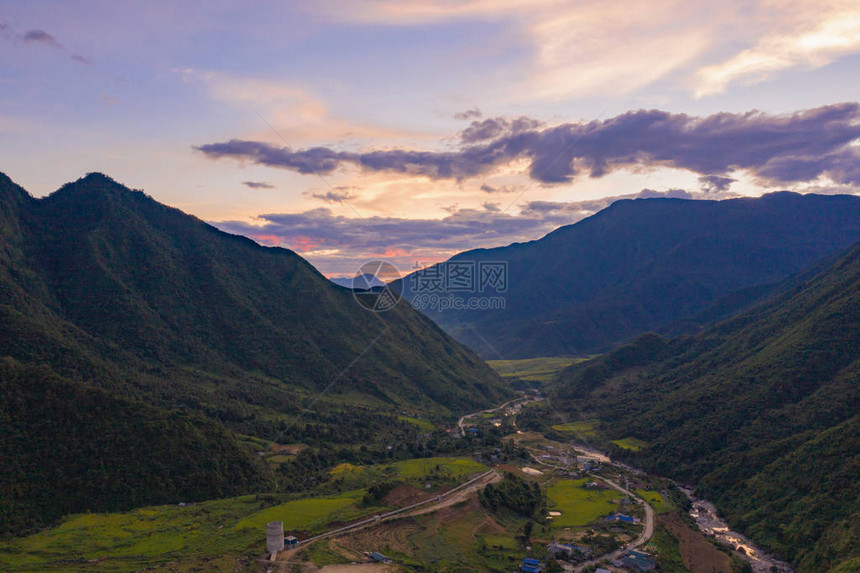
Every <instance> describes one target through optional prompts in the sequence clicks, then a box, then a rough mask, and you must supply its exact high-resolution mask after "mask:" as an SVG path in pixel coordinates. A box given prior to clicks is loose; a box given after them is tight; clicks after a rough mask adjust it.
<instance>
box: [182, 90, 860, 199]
mask: <svg viewBox="0 0 860 573" xmlns="http://www.w3.org/2000/svg"><path fill="white" fill-rule="evenodd" d="M460 135H461V141H462V146H461V148H460V149H458V150H455V151H439V152H434V151H412V150H403V149H395V150H379V151H369V152H349V151H337V150H334V149H330V148H327V147H315V148H310V149H304V150H299V151H291V150H289V149H287V148H281V147H277V146H274V145H270V144H268V143H262V142H256V141H244V140H238V139H233V140H230V141H227V142H224V143H211V144H206V145H201V146H199V147H197V148H196V149H198V150H199V151H201V152H203V153H204V154H206V155H207V156H208V157H211V158H213V159H217V158H222V157H228V158H233V159H239V160H245V161H251V162H253V163H257V164H260V165H267V166H270V167H279V168H283V169H290V170H293V171H297V172H299V173H306V174H311V173H320V174H326V173H331V172H332V171H334V170H335V169H337V168H338V167H339V166H341V165H342V164H353V165H358V166H360V167H361V168H363V169H365V170H368V171H389V172H397V173H409V174H414V175H422V176H426V177H430V178H433V179H468V178H472V177H477V176H480V175H484V174H486V173H488V172H489V171H491V170H492V169H494V168H496V167H499V166H502V165H505V164H507V163H510V162H511V161H514V160H517V159H523V158H525V159H529V160H530V161H531V163H530V167H529V175H530V176H531V177H532V178H533V179H535V180H537V181H540V182H542V183H566V182H570V181H572V180H573V179H574V178H575V177H576V176H578V175H581V174H587V175H590V176H591V177H601V176H603V175H605V174H607V173H610V172H612V171H614V170H617V169H623V168H630V167H654V168H656V167H673V168H678V169H685V170H688V171H691V172H694V173H697V174H699V175H701V176H703V177H709V178H711V179H707V180H704V181H703V184H705V185H707V186H710V187H713V188H716V189H718V190H719V189H720V187H721V186H722V185H726V184H727V182H726V180H725V179H726V175H727V174H728V173H730V172H731V171H733V170H735V169H740V170H745V171H747V172H749V173H750V174H751V175H753V176H754V177H757V178H760V179H762V180H766V181H768V182H773V183H793V182H806V181H813V180H815V179H816V178H818V177H819V176H821V175H826V176H828V177H829V178H830V179H832V180H833V181H834V182H836V183H841V184H858V183H860V150H858V148H857V147H855V146H852V145H851V144H852V142H855V141H856V140H858V138H860V104H857V103H842V104H834V105H829V106H823V107H819V108H814V109H810V110H805V111H802V112H798V113H794V114H788V115H771V114H765V113H761V112H755V111H754V112H748V113H743V114H733V113H718V114H714V115H710V116H707V117H695V116H689V115H686V114H672V113H668V112H665V111H658V110H638V111H631V112H628V113H625V114H622V115H619V116H616V117H614V118H611V119H607V120H603V121H591V122H587V123H568V124H563V125H559V126H555V127H548V128H544V127H542V126H541V124H539V123H538V122H537V121H536V120H532V119H529V118H515V119H509V118H488V119H482V120H475V121H473V122H472V124H471V125H470V126H469V127H468V128H467V129H466V130H464V131H463V132H462V133H461V134H460Z"/></svg>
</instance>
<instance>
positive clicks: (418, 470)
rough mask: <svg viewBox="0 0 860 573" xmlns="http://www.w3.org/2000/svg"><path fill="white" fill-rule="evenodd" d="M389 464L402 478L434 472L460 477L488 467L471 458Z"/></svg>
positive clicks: (424, 459) (417, 476)
mask: <svg viewBox="0 0 860 573" xmlns="http://www.w3.org/2000/svg"><path fill="white" fill-rule="evenodd" d="M391 465H392V467H393V468H394V469H395V470H396V472H397V475H398V476H399V477H401V478H402V479H416V478H422V477H425V476H427V475H431V474H436V473H438V474H442V475H445V476H448V477H462V476H466V475H469V474H473V473H479V472H485V471H487V469H488V468H487V466H485V465H484V464H481V463H478V462H476V461H475V460H473V459H472V458H420V459H417V460H406V461H403V462H397V463H394V464H391Z"/></svg>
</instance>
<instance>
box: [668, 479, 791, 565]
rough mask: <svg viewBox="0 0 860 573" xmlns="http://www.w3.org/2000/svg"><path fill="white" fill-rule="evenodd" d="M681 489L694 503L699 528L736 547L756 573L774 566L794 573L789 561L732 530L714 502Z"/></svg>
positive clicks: (691, 513) (692, 509) (691, 515)
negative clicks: (767, 551)
mask: <svg viewBox="0 0 860 573" xmlns="http://www.w3.org/2000/svg"><path fill="white" fill-rule="evenodd" d="M679 489H680V490H681V491H682V492H684V494H685V495H686V496H687V497H688V498H689V499H690V501H691V502H692V503H693V506H692V508H690V517H692V518H693V519H694V520H695V521H696V524H697V525H698V526H699V529H701V530H702V532H703V533H704V534H705V535H712V536H714V537H715V538H716V539H717V540H719V541H720V542H722V543H724V544H726V545H728V546H730V547H732V548H734V549H735V550H736V551H737V552H738V554H739V555H741V556H742V557H744V558H745V559H746V560H747V561H749V562H750V564H751V565H752V568H753V571H755V573H770V572H771V571H774V568H775V569H776V570H777V571H780V572H781V573H794V569H792V568H791V566H790V565H789V564H788V563H785V562H784V561H780V560H779V559H777V558H776V557H773V556H772V555H769V554H767V553H766V552H765V551H763V550H761V549H759V548H758V547H756V546H755V544H754V543H753V542H752V541H750V540H749V539H748V538H746V537H744V536H743V535H741V534H740V533H738V532H736V531H732V529H731V528H730V527H729V524H728V523H726V522H725V521H724V520H723V519H721V518H720V517H719V515H717V508H716V507H714V504H712V503H711V502H709V501H707V500H705V499H699V498H697V497H695V496H693V491H692V490H691V489H688V488H679Z"/></svg>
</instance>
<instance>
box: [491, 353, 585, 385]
mask: <svg viewBox="0 0 860 573" xmlns="http://www.w3.org/2000/svg"><path fill="white" fill-rule="evenodd" d="M583 360H585V359H584V358H564V357H555V356H549V357H546V358H524V359H522V360H487V364H489V365H490V367H491V368H493V370H495V371H496V372H497V373H498V374H499V376H501V377H502V378H518V379H520V380H532V381H534V382H551V381H552V379H553V378H554V377H555V375H556V374H557V373H558V372H560V371H562V370H564V369H565V368H567V367H568V366H570V365H571V364H573V363H575V362H582V361H583Z"/></svg>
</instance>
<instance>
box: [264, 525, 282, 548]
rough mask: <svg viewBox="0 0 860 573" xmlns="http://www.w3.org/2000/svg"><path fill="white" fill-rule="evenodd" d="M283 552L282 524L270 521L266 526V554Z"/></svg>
mask: <svg viewBox="0 0 860 573" xmlns="http://www.w3.org/2000/svg"><path fill="white" fill-rule="evenodd" d="M283 550H284V522H283V521H270V522H269V524H268V525H267V526H266V552H267V553H277V552H278V551H283Z"/></svg>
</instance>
